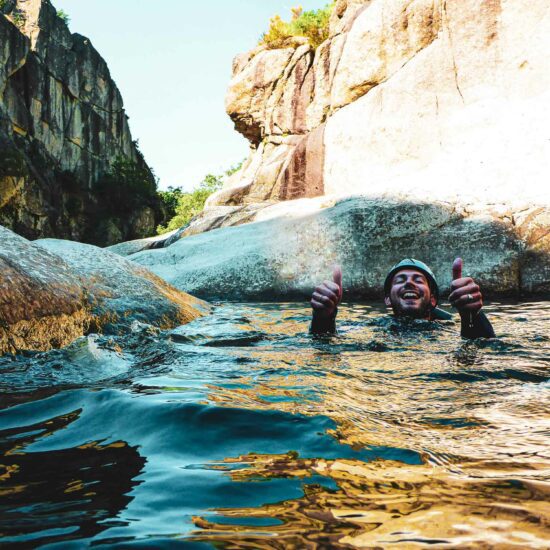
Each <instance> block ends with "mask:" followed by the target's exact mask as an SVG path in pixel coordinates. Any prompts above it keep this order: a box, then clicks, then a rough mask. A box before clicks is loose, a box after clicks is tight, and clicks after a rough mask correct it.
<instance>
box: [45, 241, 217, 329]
mask: <svg viewBox="0 0 550 550" xmlns="http://www.w3.org/2000/svg"><path fill="white" fill-rule="evenodd" d="M35 245H36V246H37V247H40V248H43V249H45V250H48V251H50V252H51V253H53V254H57V255H59V256H61V257H62V258H63V259H64V260H65V262H66V263H67V264H68V265H69V266H70V268H71V269H72V270H73V271H74V272H75V273H76V274H77V275H78V276H79V277H80V279H81V281H82V283H83V286H84V287H85V289H86V292H87V295H88V299H89V302H90V304H91V308H92V313H93V314H94V315H95V316H96V317H97V319H98V321H96V324H97V325H98V327H99V328H100V329H101V330H102V331H107V332H120V331H125V330H127V329H128V327H129V325H130V324H131V323H132V322H134V321H139V322H142V323H148V324H151V325H154V326H156V327H159V328H172V327H175V326H178V325H183V324H185V323H188V322H189V321H191V320H193V319H195V318H196V317H198V316H200V315H201V314H204V313H207V312H208V310H209V306H208V304H206V303H205V302H203V301H202V300H198V299H196V298H193V296H189V295H187V294H185V293H183V292H180V291H178V290H177V289H175V288H173V287H171V286H170V285H169V284H167V283H166V282H165V281H163V280H162V279H160V278H159V277H157V276H155V275H153V274H152V273H151V272H150V271H149V270H147V269H145V268H143V267H141V266H138V265H136V264H135V263H133V262H130V261H128V260H126V259H124V258H122V257H120V256H119V255H117V254H114V253H112V252H109V251H107V250H103V249H101V248H98V247H96V246H93V245H88V244H83V243H75V242H72V241H62V240H57V239H40V240H38V241H35Z"/></svg>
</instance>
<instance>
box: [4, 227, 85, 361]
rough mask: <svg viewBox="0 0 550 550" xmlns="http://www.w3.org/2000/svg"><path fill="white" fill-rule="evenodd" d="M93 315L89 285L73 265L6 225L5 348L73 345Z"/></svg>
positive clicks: (44, 347)
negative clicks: (84, 282)
mask: <svg viewBox="0 0 550 550" xmlns="http://www.w3.org/2000/svg"><path fill="white" fill-rule="evenodd" d="M90 321H91V316H90V312H89V309H88V306H87V302H86V296H85V293H84V289H83V288H82V285H81V281H80V279H79V278H78V276H77V275H76V274H75V273H74V272H73V271H72V269H71V268H70V267H69V266H68V265H67V264H66V263H65V262H64V261H63V260H62V259H61V258H60V257H59V256H57V255H55V254H52V253H51V252H48V251H47V250H44V249H41V248H38V247H36V246H34V245H33V244H32V243H30V242H29V241H27V240H26V239H24V238H22V237H19V236H18V235H16V234H15V233H12V232H11V231H9V230H8V229H5V228H3V227H1V226H0V354H3V353H6V352H16V351H18V350H20V349H33V350H47V349H50V348H55V347H61V346H64V345H67V344H69V343H70V342H71V341H72V340H74V339H75V338H77V337H78V336H81V335H82V334H84V332H85V331H86V330H87V328H88V326H89V323H90Z"/></svg>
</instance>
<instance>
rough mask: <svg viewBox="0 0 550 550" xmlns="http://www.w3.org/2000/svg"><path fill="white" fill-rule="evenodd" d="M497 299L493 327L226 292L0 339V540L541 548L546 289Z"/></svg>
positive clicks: (548, 465) (546, 464) (549, 512)
mask: <svg viewBox="0 0 550 550" xmlns="http://www.w3.org/2000/svg"><path fill="white" fill-rule="evenodd" d="M488 310H489V315H490V316H491V319H492V320H493V321H494V324H495V329H496V331H497V333H498V334H500V335H502V337H501V338H499V339H495V340H488V341H476V342H467V341H462V340H461V339H460V338H459V337H458V336H457V331H458V326H457V324H456V323H455V322H452V321H451V322H445V323H442V324H437V323H428V322H412V323H396V322H395V321H394V320H392V319H391V318H388V317H386V316H385V315H384V314H383V309H382V308H381V307H380V306H378V305H376V304H348V305H344V306H343V307H341V309H340V313H339V333H338V335H335V336H330V337H322V338H317V337H312V336H310V335H309V334H308V315H309V312H308V310H307V308H306V307H304V306H302V305H301V304H247V305H242V304H234V305H228V306H224V307H219V308H217V310H216V312H215V314H214V315H211V316H209V317H205V318H203V319H199V320H197V321H195V322H193V323H190V324H189V325H186V326H183V327H179V328H177V329H175V330H172V331H159V330H155V329H153V328H151V327H149V326H147V325H136V326H135V327H134V331H133V333H132V334H130V335H127V336H124V337H121V338H107V337H104V336H97V335H93V336H90V337H88V338H83V339H80V340H79V341H77V342H75V343H74V344H73V345H71V346H69V347H68V348H66V349H64V350H58V351H53V352H49V353H31V354H27V355H24V356H18V357H3V358H0V392H1V393H0V407H1V409H0V446H1V452H2V455H1V460H0V494H1V495H2V501H1V503H0V510H1V512H2V514H1V519H0V533H1V538H0V542H1V543H2V544H10V545H14V544H15V545H17V544H19V545H23V546H25V545H27V546H29V545H30V546H37V545H43V544H48V545H49V546H52V545H53V546H55V545H56V544H57V545H59V547H67V545H72V546H74V547H75V548H77V547H81V546H82V545H92V546H95V545H105V546H111V545H116V546H117V547H125V546H131V547H134V546H144V547H161V546H169V547H171V546H174V545H183V546H184V547H186V548H187V547H190V548H192V547H197V548H210V547H212V546H216V547H226V548H289V547H295V548H306V547H307V548H329V547H330V548H338V547H341V548H349V547H365V546H366V547H376V546H382V547H383V546H386V545H390V544H396V545H405V547H406V546H407V545H411V546H416V545H431V546H433V545H436V546H437V545H438V544H439V545H443V544H446V545H449V546H452V547H457V546H471V547H476V545H477V546H479V545H480V544H485V543H486V542H487V541H488V540H490V541H491V544H493V545H499V544H500V545H512V544H515V545H518V546H520V547H522V546H529V547H540V548H544V547H545V544H546V542H545V532H546V531H547V530H548V528H549V526H550V508H549V506H548V504H547V503H548V502H549V501H550V483H549V481H550V452H549V448H550V445H549V434H550V423H549V418H550V414H549V412H550V408H549V398H548V380H549V375H548V358H549V353H548V352H549V351H550V339H549V338H548V337H546V336H545V335H547V334H548V327H549V325H550V323H549V321H550V305H549V304H548V303H539V304H496V305H493V306H492V307H489V308H488ZM546 534H547V533H546Z"/></svg>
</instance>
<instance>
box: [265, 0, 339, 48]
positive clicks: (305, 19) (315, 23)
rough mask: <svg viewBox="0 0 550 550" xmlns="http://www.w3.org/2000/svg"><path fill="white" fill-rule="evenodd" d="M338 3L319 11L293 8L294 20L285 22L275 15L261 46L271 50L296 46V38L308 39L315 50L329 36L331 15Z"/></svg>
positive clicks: (328, 5)
mask: <svg viewBox="0 0 550 550" xmlns="http://www.w3.org/2000/svg"><path fill="white" fill-rule="evenodd" d="M335 4H336V2H331V3H330V4H327V5H326V6H325V7H324V8H321V9H318V10H310V11H303V10H302V7H301V6H298V7H296V8H291V12H292V18H291V20H290V21H283V19H281V16H280V15H274V16H273V17H272V18H271V19H270V21H269V29H268V30H267V32H265V33H264V34H263V35H262V36H261V38H260V45H263V46H267V47H268V48H270V49H276V48H283V47H288V46H292V45H294V43H293V41H292V39H293V38H294V37H304V38H307V39H308V41H309V43H310V44H311V46H312V47H313V48H317V47H318V46H320V45H321V44H322V43H323V42H324V41H325V40H326V39H327V38H328V34H329V21H330V15H331V13H332V11H333V10H334V6H335Z"/></svg>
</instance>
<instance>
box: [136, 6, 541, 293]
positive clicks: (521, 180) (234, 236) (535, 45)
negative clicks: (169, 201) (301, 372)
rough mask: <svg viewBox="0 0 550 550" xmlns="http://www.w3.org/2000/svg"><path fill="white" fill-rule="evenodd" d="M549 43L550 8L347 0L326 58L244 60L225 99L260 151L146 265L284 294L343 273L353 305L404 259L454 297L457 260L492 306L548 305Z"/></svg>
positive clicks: (217, 286)
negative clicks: (540, 299) (529, 301)
mask: <svg viewBox="0 0 550 550" xmlns="http://www.w3.org/2000/svg"><path fill="white" fill-rule="evenodd" d="M549 36H550V4H549V3H548V2H547V1H546V0H534V1H527V0H507V1H506V2H503V1H500V0H482V1H480V0H466V1H464V0H338V2H336V5H335V8H334V12H333V15H332V18H331V23H330V36H329V39H328V40H326V41H325V42H324V43H323V44H321V45H320V46H319V47H318V48H317V49H316V50H315V51H314V50H313V49H312V48H311V47H310V46H308V45H307V43H304V41H297V42H296V44H295V45H296V47H295V48H293V47H288V48H283V49H276V50H270V49H266V48H265V47H258V48H256V49H255V50H253V51H252V52H249V53H247V54H243V55H239V56H238V57H237V58H236V59H235V62H234V66H233V78H232V80H231V83H230V86H229V91H228V94H227V101H226V106H227V112H228V114H229V115H230V116H231V118H232V119H233V121H234V122H235V127H236V129H237V130H238V131H240V132H241V133H242V134H243V135H244V136H245V137H246V138H248V140H249V141H250V145H251V155H250V157H249V158H248V160H247V161H246V162H245V164H244V165H243V168H242V169H241V170H240V171H239V172H238V173H237V174H235V175H234V176H233V177H232V178H231V179H230V180H229V181H228V182H227V184H226V186H225V187H224V188H223V189H222V190H221V191H219V192H218V193H216V194H214V195H212V196H211V197H210V198H209V200H208V202H207V208H206V210H205V211H204V213H203V214H202V215H201V216H199V217H198V218H196V219H194V220H193V221H192V223H191V224H190V225H189V226H188V227H187V228H185V229H184V230H182V231H181V232H180V233H179V234H176V235H175V236H173V237H172V238H171V240H170V241H167V242H166V243H165V244H166V246H167V248H165V249H164V250H148V251H145V250H144V251H142V252H140V253H137V254H133V255H132V256H131V257H132V259H135V261H137V262H139V263H141V264H142V265H145V266H148V267H150V268H151V269H152V270H153V271H154V272H155V273H157V274H159V275H161V276H162V277H164V278H166V280H168V281H170V282H172V283H173V284H175V285H176V286H178V288H181V289H184V290H186V291H188V292H193V293H196V294H198V295H200V296H203V297H215V298H218V299H226V298H237V299H258V298H261V299H265V298H267V299H270V298H273V299H278V298H285V297H292V296H296V295H302V296H304V297H305V296H306V295H309V294H310V292H311V290H312V288H313V286H314V285H315V284H317V283H318V282H320V281H322V280H323V279H325V278H327V277H329V276H330V274H331V269H330V264H331V263H333V262H339V263H341V264H342V266H343V269H344V287H345V290H346V292H347V296H348V297H354V296H355V297H373V296H378V297H381V293H382V282H383V280H384V277H385V274H386V272H387V270H388V269H389V267H390V266H391V265H392V264H393V263H395V262H396V261H398V260H400V259H402V258H403V257H407V256H413V257H417V258H419V259H422V260H424V261H426V262H427V263H428V264H430V265H431V266H432V267H433V268H434V270H435V271H436V273H437V274H438V275H439V277H440V278H441V280H442V282H443V288H444V290H445V287H446V286H448V284H449V282H450V273H451V271H450V266H451V264H452V261H453V259H454V257H455V256H458V255H460V256H462V257H463V258H464V260H465V265H466V266H467V271H468V272H469V273H470V274H471V275H473V276H475V277H476V278H477V279H478V280H479V281H480V283H481V284H482V285H483V288H484V290H485V292H486V294H488V295H489V296H490V295H499V294H515V295H518V294H524V295H529V294H546V296H547V295H548V293H549V292H550V263H549V262H550V260H549V258H550V240H549V239H550V223H549V222H550V218H549V213H550V186H549V185H548V181H550V139H549V131H548V128H550V62H549V60H550V40H549V39H548V37H549ZM316 197H317V198H316ZM249 222H255V223H249ZM241 224H247V225H241ZM237 225H238V226H239V227H231V226H237ZM205 231H210V232H209V233H204V234H201V235H197V233H201V232H205ZM177 237H180V238H182V239H181V241H177V242H175V243H174V240H175V239H176V238H177ZM158 246H159V243H156V245H155V248H156V247H158ZM133 250H135V248H134V249H133Z"/></svg>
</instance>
